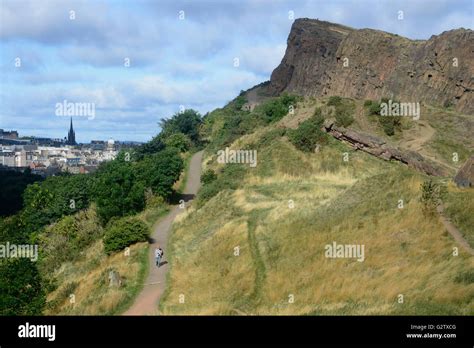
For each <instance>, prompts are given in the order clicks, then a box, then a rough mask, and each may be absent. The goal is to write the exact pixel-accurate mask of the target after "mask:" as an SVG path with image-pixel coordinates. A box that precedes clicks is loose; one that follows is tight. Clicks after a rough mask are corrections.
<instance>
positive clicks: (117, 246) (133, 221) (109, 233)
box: [104, 217, 148, 254]
mask: <svg viewBox="0 0 474 348" xmlns="http://www.w3.org/2000/svg"><path fill="white" fill-rule="evenodd" d="M147 239H148V227H147V225H146V224H145V223H144V222H143V221H141V220H140V219H138V218H136V217H125V218H121V219H113V220H111V221H110V222H109V224H108V225H107V228H106V231H105V236H104V250H105V252H106V253H107V254H110V253H112V252H114V251H120V250H123V249H124V248H126V247H127V246H129V245H131V244H134V243H138V242H144V241H146V240H147Z"/></svg>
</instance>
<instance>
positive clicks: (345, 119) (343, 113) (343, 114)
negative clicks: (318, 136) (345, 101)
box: [336, 106, 354, 127]
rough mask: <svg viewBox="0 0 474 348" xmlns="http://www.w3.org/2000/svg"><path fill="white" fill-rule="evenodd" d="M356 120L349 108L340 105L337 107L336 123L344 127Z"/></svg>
mask: <svg viewBox="0 0 474 348" xmlns="http://www.w3.org/2000/svg"><path fill="white" fill-rule="evenodd" d="M352 122H354V117H352V115H351V114H350V111H349V110H348V109H347V108H342V107H340V106H338V107H336V125H337V126H339V127H340V126H342V127H349V126H350V125H351V124H352Z"/></svg>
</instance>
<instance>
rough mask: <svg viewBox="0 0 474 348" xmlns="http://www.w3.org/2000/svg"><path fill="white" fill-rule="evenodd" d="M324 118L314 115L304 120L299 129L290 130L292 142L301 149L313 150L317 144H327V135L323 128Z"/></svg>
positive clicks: (289, 135)
mask: <svg viewBox="0 0 474 348" xmlns="http://www.w3.org/2000/svg"><path fill="white" fill-rule="evenodd" d="M323 121H324V119H323V118H322V116H319V117H318V116H313V117H311V118H310V119H309V120H306V121H304V122H302V123H301V124H300V125H299V127H298V128H297V129H294V130H290V131H289V132H288V138H289V140H290V142H291V143H292V144H293V145H294V146H295V147H296V148H297V149H299V150H301V151H306V152H311V151H314V149H315V148H316V145H318V144H319V145H321V144H326V143H327V135H326V133H324V132H323V131H322V130H321V126H322V123H323Z"/></svg>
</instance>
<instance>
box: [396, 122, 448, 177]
mask: <svg viewBox="0 0 474 348" xmlns="http://www.w3.org/2000/svg"><path fill="white" fill-rule="evenodd" d="M404 132H405V134H406V135H405V134H404V136H403V139H402V140H401V141H400V142H399V146H400V147H403V148H406V149H408V150H412V151H415V152H418V153H419V154H420V155H422V156H423V157H426V158H428V159H429V160H431V161H433V162H435V163H437V164H439V165H441V166H443V167H446V168H450V169H452V170H455V171H456V170H457V168H456V167H455V166H453V165H451V164H449V163H446V162H445V161H442V160H440V159H438V158H436V157H435V156H434V155H433V153H432V152H431V151H429V150H428V149H427V148H426V147H425V146H424V145H425V144H426V143H427V142H428V141H429V140H430V139H431V138H432V137H433V135H434V134H435V133H436V130H435V129H434V128H433V127H431V125H430V124H429V123H428V122H427V121H418V122H417V123H416V125H415V127H414V128H412V129H409V130H407V131H404Z"/></svg>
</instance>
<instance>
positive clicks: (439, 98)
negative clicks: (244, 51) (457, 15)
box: [268, 19, 474, 114]
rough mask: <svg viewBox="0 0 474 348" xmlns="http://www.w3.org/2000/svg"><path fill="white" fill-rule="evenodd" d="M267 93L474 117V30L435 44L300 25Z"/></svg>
mask: <svg viewBox="0 0 474 348" xmlns="http://www.w3.org/2000/svg"><path fill="white" fill-rule="evenodd" d="M287 44H288V45H287V49H286V53H285V56H284V57H283V60H282V62H281V64H280V65H279V66H278V67H277V68H276V69H275V70H274V71H273V73H272V76H271V80H270V84H269V86H268V91H269V93H270V94H272V95H278V94H280V93H281V92H289V93H295V94H299V95H305V96H332V95H340V96H344V97H351V98H357V99H379V98H381V97H391V98H394V99H395V98H396V99H398V100H400V101H403V102H420V103H426V104H432V105H438V106H451V105H452V106H454V107H455V108H456V109H457V110H459V111H462V112H465V113H469V114H472V113H474V79H473V76H474V31H472V30H468V29H456V30H450V31H447V32H443V33H442V34H440V35H435V36H432V37H431V38H430V39H429V40H409V39H407V38H404V37H401V36H398V35H394V34H389V33H386V32H382V31H378V30H372V29H360V30H356V29H352V28H349V27H345V26H342V25H338V24H333V23H329V22H324V21H319V20H312V19H297V20H296V21H295V22H294V23H293V26H292V28H291V32H290V35H289V37H288V43H287Z"/></svg>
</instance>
